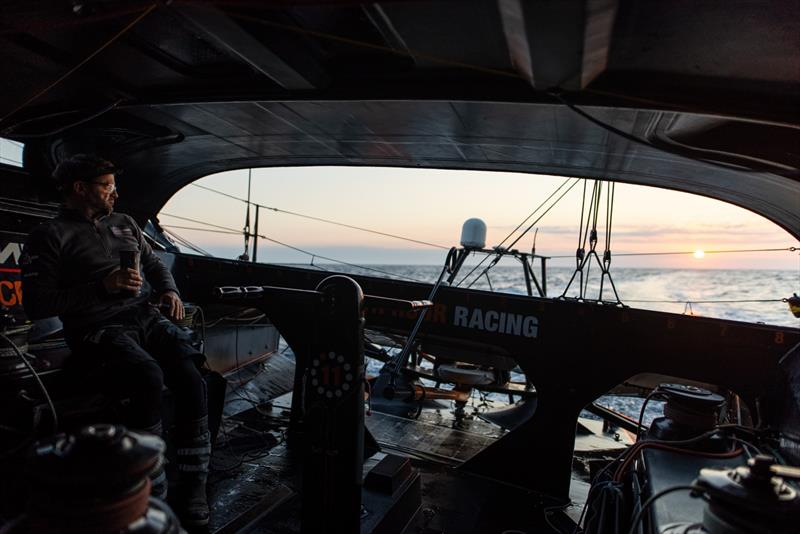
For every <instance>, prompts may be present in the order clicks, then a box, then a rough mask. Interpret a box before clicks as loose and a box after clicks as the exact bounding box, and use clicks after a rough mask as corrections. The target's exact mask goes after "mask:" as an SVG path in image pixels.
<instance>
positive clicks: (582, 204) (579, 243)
mask: <svg viewBox="0 0 800 534" xmlns="http://www.w3.org/2000/svg"><path fill="white" fill-rule="evenodd" d="M587 182H588V180H587V179H586V178H584V179H583V196H581V222H580V226H579V227H578V249H581V248H582V247H581V238H582V237H583V213H584V209H585V208H586V183H587Z"/></svg>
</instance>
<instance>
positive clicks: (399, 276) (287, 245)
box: [258, 234, 426, 284]
mask: <svg viewBox="0 0 800 534" xmlns="http://www.w3.org/2000/svg"><path fill="white" fill-rule="evenodd" d="M258 237H260V238H261V239H266V240H267V241H271V242H272V243H275V244H277V245H281V246H284V247H286V248H290V249H292V250H296V251H297V252H302V253H303V254H307V255H309V256H312V257H314V258H322V259H323V260H328V261H332V262H334V263H341V264H342V265H347V266H348V267H353V268H356V269H363V270H365V271H373V272H376V273H381V274H385V275H387V276H393V277H396V278H403V279H405V280H409V281H411V282H417V283H420V284H424V283H426V282H423V281H422V280H417V279H416V278H409V277H408V276H403V275H400V274H395V273H390V272H389V271H383V270H381V269H375V268H374V267H367V266H365V265H356V264H355V263H348V262H346V261H342V260H337V259H334V258H329V257H327V256H322V255H320V254H314V253H312V252H309V251H307V250H303V249H301V248H297V247H295V246H292V245H289V244H287V243H283V242H281V241H278V240H277V239H272V238H271V237H267V236H265V235H261V234H259V235H258ZM315 267H316V265H315Z"/></svg>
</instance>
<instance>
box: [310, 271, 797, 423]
mask: <svg viewBox="0 0 800 534" xmlns="http://www.w3.org/2000/svg"><path fill="white" fill-rule="evenodd" d="M368 267H369V268H370V269H374V270H359V269H356V268H352V267H346V266H341V265H323V266H320V267H319V268H322V269H325V270H331V271H337V272H345V273H347V272H349V273H353V274H365V275H370V276H386V277H396V278H401V279H411V280H416V281H421V282H429V283H433V282H435V281H436V279H437V278H438V276H439V273H440V272H441V267H440V266H436V265H370V266H368ZM471 269H472V266H466V267H464V268H463V269H462V272H461V273H460V276H458V277H456V283H458V282H459V281H461V279H462V277H463V276H464V275H466V274H467V273H469V272H470V270H471ZM482 270H483V267H481V268H479V269H477V270H476V271H475V272H474V273H473V274H472V276H470V277H469V278H468V279H467V280H466V282H464V283H462V284H460V285H461V286H462V287H466V286H468V285H469V284H470V283H471V282H472V281H473V279H474V278H475V277H477V275H479V274H480V273H481V272H482ZM377 271H381V272H377ZM573 272H574V271H573V269H570V268H566V267H553V268H548V272H547V295H548V296H550V297H557V296H559V295H561V294H562V293H564V291H565V288H566V287H567V284H568V282H569V280H570V277H572V275H573ZM488 274H489V276H488V279H487V277H485V276H484V277H481V278H479V279H477V280H476V281H475V282H474V285H473V286H472V287H473V288H475V289H482V290H490V288H491V290H493V291H498V292H505V293H513V294H519V295H525V294H527V290H526V286H525V279H524V274H523V271H522V267H521V265H517V266H513V265H498V266H495V267H494V268H492V269H491V270H490V271H489V273H488ZM536 275H537V277H539V271H536ZM587 278H588V281H589V283H588V286H587V290H586V293H585V295H586V298H590V299H597V298H598V295H599V273H598V270H597V269H595V270H594V272H591V271H590V272H589V274H588V275H587ZM611 278H612V280H613V282H614V285H615V287H616V289H617V292H618V294H619V297H620V300H621V301H622V302H623V304H626V305H628V306H631V307H632V308H641V309H647V310H658V311H666V312H672V313H690V312H691V313H694V314H699V315H703V316H707V317H715V318H721V319H730V320H735V321H746V322H752V323H765V324H771V325H781V326H789V327H794V328H800V319H798V318H795V317H794V316H793V315H792V314H791V312H790V311H789V307H788V305H787V304H786V303H785V302H782V301H781V299H784V298H786V297H790V296H791V295H792V294H793V293H795V292H797V293H800V273H798V272H797V271H785V270H783V271H781V270H699V269H697V270H688V269H687V270H677V269H636V268H619V269H612V272H611ZM577 283H578V282H577V278H576V280H575V281H574V282H573V283H572V285H571V286H570V289H569V291H567V293H566V295H567V296H577V295H578V289H577V287H578V286H577ZM604 285H605V289H604V293H603V297H604V299H605V300H615V299H614V293H613V291H612V290H611V287H610V285H609V282H608V279H606V281H605V282H604ZM709 301H722V302H709ZM754 301H758V302H754ZM381 366H382V364H381V363H380V362H378V361H376V360H371V361H369V362H368V367H367V372H368V374H372V375H374V374H377V373H378V372H379V371H380V368H381ZM514 379H515V380H524V375H522V374H517V375H516V376H515V377H514ZM487 400H488V402H489V403H490V404H493V405H494V407H498V406H501V405H503V404H504V403H506V402H507V401H506V397H505V396H503V395H497V394H489V395H488V396H486V397H484V398H483V399H481V402H484V403H485V402H486V401H487ZM642 401H643V399H641V398H638V397H623V396H608V395H607V396H603V397H600V398H599V399H598V400H597V402H598V403H599V404H602V405H604V406H607V407H609V408H611V409H612V410H616V411H618V412H621V413H624V414H625V415H628V416H630V417H633V418H637V419H638V417H639V411H640V410H641V406H642ZM662 414H663V403H662V402H660V401H652V402H651V403H649V404H648V405H647V409H646V412H645V414H644V423H645V424H646V425H649V424H650V422H651V421H652V420H653V419H654V418H656V417H659V416H661V415H662ZM583 416H585V417H591V418H594V416H592V415H591V414H589V413H588V412H584V413H583Z"/></svg>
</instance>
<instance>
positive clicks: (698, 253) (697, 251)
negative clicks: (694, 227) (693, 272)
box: [694, 249, 706, 260]
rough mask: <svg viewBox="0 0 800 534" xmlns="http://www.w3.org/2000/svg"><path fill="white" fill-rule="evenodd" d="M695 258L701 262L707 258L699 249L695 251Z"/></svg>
mask: <svg viewBox="0 0 800 534" xmlns="http://www.w3.org/2000/svg"><path fill="white" fill-rule="evenodd" d="M694 257H695V258H697V259H698V260H700V259H703V258H705V257H706V253H705V252H704V251H703V250H701V249H697V250H695V251H694Z"/></svg>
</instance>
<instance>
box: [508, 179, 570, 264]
mask: <svg viewBox="0 0 800 534" xmlns="http://www.w3.org/2000/svg"><path fill="white" fill-rule="evenodd" d="M579 183H580V180H579V179H576V180H575V181H574V182H572V185H571V186H569V187H568V188H567V190H566V191H564V192H563V193H561V196H559V197H558V198H557V199H556V201H555V202H553V203H552V204H551V205H550V207H549V208H547V209H546V210H545V211H544V213H542V214H541V215H539V217H537V218H536V220H535V221H533V222H532V223H531V224H530V225H529V226H528V227H527V228H526V229H525V231H524V232H522V234H520V235H519V237H517V238H516V239H515V240H514V241H513V242H512V243H511V244H510V245H508V248H511V247H513V246H514V245H516V244H517V242H518V241H519V240H520V239H522V238H523V236H525V234H527V233H528V232H530V231H531V228H533V227H534V226H536V224H537V223H538V222H539V221H541V220H542V219H543V218H544V216H545V215H547V214H548V213H549V212H550V210H551V209H553V208H555V207H556V204H558V203H559V202H561V199H562V198H564V197H565V196H566V195H567V193H569V192H570V191H572V189H573V188H574V187H575V186H576V185H578V184H579Z"/></svg>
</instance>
